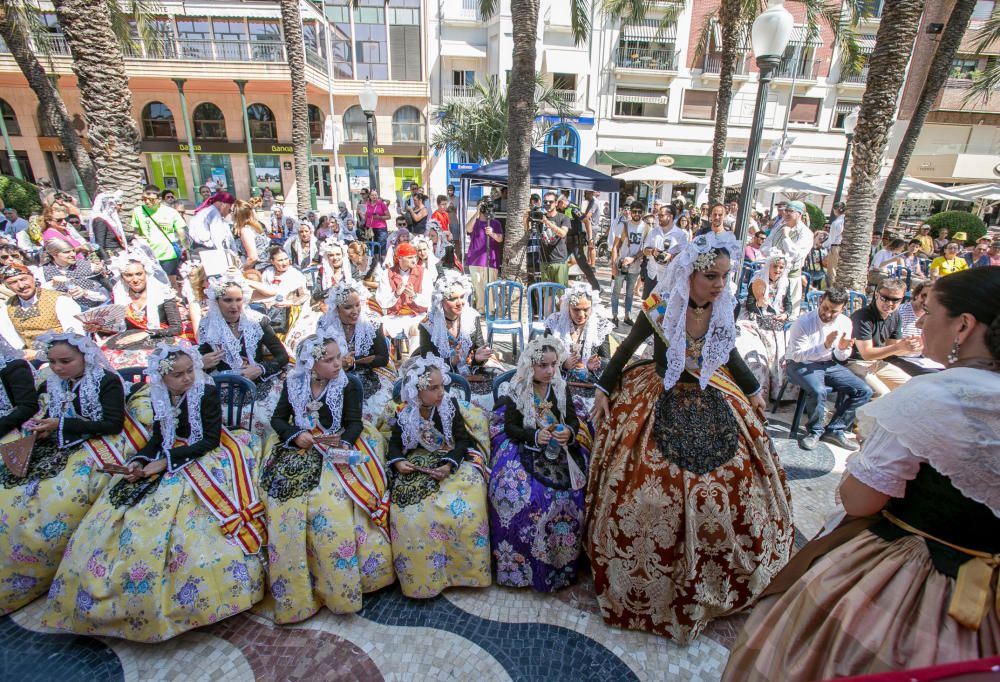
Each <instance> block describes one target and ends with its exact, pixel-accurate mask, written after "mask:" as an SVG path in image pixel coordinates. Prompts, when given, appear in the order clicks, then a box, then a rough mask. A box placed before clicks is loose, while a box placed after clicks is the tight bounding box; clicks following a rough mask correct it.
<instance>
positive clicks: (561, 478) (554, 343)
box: [489, 336, 591, 592]
mask: <svg viewBox="0 0 1000 682" xmlns="http://www.w3.org/2000/svg"><path fill="white" fill-rule="evenodd" d="M565 358H566V351H565V348H564V347H563V345H562V343H561V342H560V341H559V340H558V339H554V338H552V337H545V336H542V337H538V338H536V339H535V340H533V341H532V342H531V343H529V344H528V345H527V347H526V348H525V349H524V352H522V353H521V357H520V358H519V359H518V363H517V370H516V371H515V373H514V378H513V379H512V380H511V381H510V382H509V383H508V384H506V385H505V386H504V389H505V390H504V391H503V393H502V397H501V398H500V401H499V403H498V404H497V408H496V411H495V413H494V425H495V426H494V431H497V433H495V435H494V436H493V449H492V454H493V457H492V461H493V471H492V473H491V475H490V485H489V496H490V531H491V533H490V534H491V536H492V538H493V557H494V559H495V560H496V571H497V584H499V585H507V586H510V587H529V586H530V587H532V588H534V589H535V590H537V591H539V592H552V591H554V590H558V589H561V588H563V587H567V586H569V585H572V584H573V583H575V582H576V578H577V572H578V571H579V569H580V563H581V560H582V554H583V521H584V516H583V498H584V489H585V488H586V483H587V462H588V460H589V459H590V447H591V436H590V431H589V429H588V428H587V425H586V424H585V423H584V424H581V423H580V420H579V419H578V418H577V415H576V408H575V407H574V405H573V397H572V396H571V395H570V392H569V387H568V386H567V385H566V380H565V379H564V378H563V376H562V372H561V371H560V370H559V367H560V365H561V364H562V363H563V362H564V361H565ZM559 426H561V427H562V428H561V429H559V428H557V427H559ZM552 441H555V442H556V443H558V444H559V449H558V450H557V451H556V452H554V453H553V452H551V451H550V450H549V445H550V442H552Z"/></svg>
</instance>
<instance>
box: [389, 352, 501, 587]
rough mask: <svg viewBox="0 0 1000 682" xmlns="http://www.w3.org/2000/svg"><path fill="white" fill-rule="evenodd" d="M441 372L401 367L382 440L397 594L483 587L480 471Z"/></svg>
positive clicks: (480, 461)
mask: <svg viewBox="0 0 1000 682" xmlns="http://www.w3.org/2000/svg"><path fill="white" fill-rule="evenodd" d="M447 372H448V368H447V367H446V366H445V364H444V362H442V361H441V359H440V358H438V357H435V356H429V357H414V358H411V359H410V360H409V361H408V362H407V364H406V365H404V367H403V371H402V372H401V373H402V375H403V377H404V379H403V387H402V391H401V393H402V398H403V403H402V404H401V405H400V406H399V408H398V411H397V413H396V417H395V420H394V422H393V424H392V436H391V438H390V440H389V462H388V464H389V466H390V467H392V470H391V471H390V478H389V487H390V491H391V500H392V509H391V511H390V513H389V524H390V537H391V538H392V555H393V557H394V559H393V560H394V563H395V566H396V575H397V576H399V584H400V587H401V589H402V591H403V594H404V595H406V596H407V597H411V598H417V599H426V598H429V597H434V596H436V595H438V594H440V593H441V591H443V590H444V589H446V588H448V587H487V586H489V584H490V538H489V521H488V519H487V509H486V481H485V478H486V477H487V476H488V470H487V469H486V466H485V461H484V456H483V452H482V449H481V448H480V446H478V445H477V443H476V441H475V440H474V439H473V437H472V436H471V435H470V434H469V431H468V429H467V428H466V422H465V419H464V417H463V416H462V413H461V412H460V410H459V405H458V401H457V400H455V399H454V398H452V397H451V396H449V395H448V394H447V393H448V389H447V384H448V381H449V379H448V374H447Z"/></svg>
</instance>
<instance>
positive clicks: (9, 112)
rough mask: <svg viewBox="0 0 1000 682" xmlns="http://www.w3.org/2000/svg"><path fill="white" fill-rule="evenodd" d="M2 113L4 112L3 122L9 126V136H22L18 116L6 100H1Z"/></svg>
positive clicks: (0, 108)
mask: <svg viewBox="0 0 1000 682" xmlns="http://www.w3.org/2000/svg"><path fill="white" fill-rule="evenodd" d="M0 112H3V122H4V125H5V126H7V134H8V135H10V136H11V137H17V136H18V135H20V134H21V126H19V125H18V124H17V115H16V114H14V110H13V109H12V108H11V106H10V105H9V104H7V102H6V100H2V99H0Z"/></svg>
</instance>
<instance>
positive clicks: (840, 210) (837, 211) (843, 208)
mask: <svg viewBox="0 0 1000 682" xmlns="http://www.w3.org/2000/svg"><path fill="white" fill-rule="evenodd" d="M846 213H847V204H845V203H844V202H842V201H841V202H839V203H838V204H837V205H836V206H834V207H833V222H831V223H830V234H829V236H827V238H826V243H825V244H824V246H826V248H827V249H828V251H827V254H826V281H827V282H829V283H830V285H831V286H832V285H834V284H836V283H837V280H836V277H837V263H839V262H840V242H841V241H843V239H844V216H845V215H846Z"/></svg>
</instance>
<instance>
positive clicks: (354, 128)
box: [344, 104, 368, 142]
mask: <svg viewBox="0 0 1000 682" xmlns="http://www.w3.org/2000/svg"><path fill="white" fill-rule="evenodd" d="M344 138H345V139H346V140H347V141H348V142H367V141H368V127H367V123H366V121H365V112H363V111H361V107H360V106H358V105H357V104H355V105H354V106H352V107H350V108H349V109H348V110H347V111H345V112H344Z"/></svg>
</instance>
